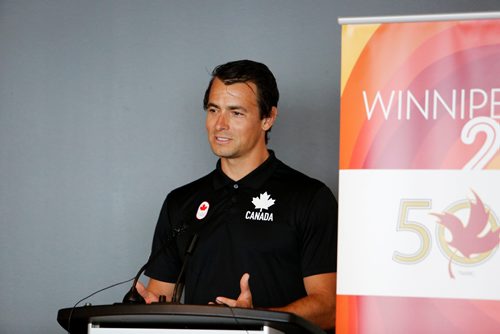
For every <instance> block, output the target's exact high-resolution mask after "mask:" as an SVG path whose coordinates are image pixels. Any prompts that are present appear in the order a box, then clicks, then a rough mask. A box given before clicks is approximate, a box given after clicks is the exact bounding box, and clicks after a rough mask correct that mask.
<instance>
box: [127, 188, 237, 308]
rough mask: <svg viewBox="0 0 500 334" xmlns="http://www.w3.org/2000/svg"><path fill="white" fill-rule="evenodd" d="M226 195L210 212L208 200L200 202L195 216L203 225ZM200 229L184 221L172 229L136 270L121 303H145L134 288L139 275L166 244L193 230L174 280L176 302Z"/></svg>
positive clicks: (217, 208) (173, 298)
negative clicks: (179, 269)
mask: <svg viewBox="0 0 500 334" xmlns="http://www.w3.org/2000/svg"><path fill="white" fill-rule="evenodd" d="M227 196H229V194H226V195H225V196H223V197H222V198H219V201H218V204H216V205H215V207H214V208H213V209H212V210H211V213H210V214H207V213H208V206H209V202H207V201H204V202H202V203H201V204H200V206H199V208H198V213H197V216H196V218H198V220H204V221H205V223H204V224H203V226H207V225H211V224H207V223H209V222H210V221H211V220H212V217H213V216H214V215H215V213H216V212H219V210H221V208H222V204H223V203H225V200H224V199H225V198H226V197H227ZM212 228H213V227H212ZM193 229H194V231H193ZM200 229H203V228H202V227H201V226H200V225H199V224H193V225H192V226H189V225H188V224H186V223H185V224H184V225H183V226H182V227H180V228H177V229H174V231H173V233H171V234H170V235H169V237H168V238H167V240H166V241H165V242H164V243H163V245H162V246H161V247H160V248H159V249H158V250H157V251H156V252H155V253H153V254H152V255H151V256H150V257H149V259H148V261H147V262H146V263H145V264H144V265H143V266H142V267H141V269H139V271H138V272H137V275H136V276H135V278H134V282H133V284H132V287H131V288H130V290H129V291H128V292H127V293H126V294H125V296H124V297H123V303H125V304H145V303H146V301H145V300H144V298H143V297H142V296H141V295H140V293H139V292H138V291H137V288H136V285H137V282H138V281H139V278H140V276H141V275H142V273H143V272H144V271H145V270H146V269H147V267H148V266H149V265H150V264H151V262H153V260H155V259H156V258H157V257H158V256H159V255H160V253H161V252H162V251H163V250H164V249H165V248H166V247H167V246H169V245H170V244H171V243H172V242H173V241H174V240H176V239H177V238H178V237H179V236H180V235H182V234H184V233H185V232H186V231H192V232H194V235H193V238H192V239H191V242H190V243H189V244H188V247H187V248H186V252H185V257H184V262H183V264H182V267H181V271H180V272H179V276H178V277H177V281H176V283H175V286H174V292H173V295H172V302H175V303H178V302H179V300H180V298H181V295H182V287H183V286H184V283H183V282H182V280H183V279H184V275H185V274H184V272H185V270H186V267H187V263H188V262H189V259H190V257H191V255H192V254H193V252H194V249H195V247H196V243H197V242H198V235H199V233H200ZM205 229H206V227H205ZM179 288H180V289H179Z"/></svg>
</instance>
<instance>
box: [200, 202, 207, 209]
mask: <svg viewBox="0 0 500 334" xmlns="http://www.w3.org/2000/svg"><path fill="white" fill-rule="evenodd" d="M206 209H207V206H206V205H205V203H203V205H202V206H200V210H201V211H205V210H206Z"/></svg>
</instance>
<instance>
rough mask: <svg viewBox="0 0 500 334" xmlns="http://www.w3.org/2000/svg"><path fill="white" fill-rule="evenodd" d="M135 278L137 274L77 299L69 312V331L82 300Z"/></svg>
mask: <svg viewBox="0 0 500 334" xmlns="http://www.w3.org/2000/svg"><path fill="white" fill-rule="evenodd" d="M133 279H135V276H134V277H132V278H129V279H127V280H125V281H122V282H118V283H114V284H111V285H109V286H107V287H105V288H102V289H100V290H97V291H95V292H92V293H91V294H90V295H88V296H87V297H84V298H82V299H80V300H79V301H77V302H76V303H75V305H73V308H71V311H70V312H69V316H68V333H71V332H70V327H71V317H72V316H73V311H74V310H75V309H76V307H77V306H78V304H80V303H81V302H83V301H84V300H86V299H89V298H90V297H92V296H94V295H96V294H98V293H99V292H103V291H105V290H108V289H111V288H114V287H115V286H118V285H122V284H125V283H128V282H130V281H132V280H133Z"/></svg>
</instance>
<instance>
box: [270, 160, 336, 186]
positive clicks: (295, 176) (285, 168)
mask: <svg viewBox="0 0 500 334" xmlns="http://www.w3.org/2000/svg"><path fill="white" fill-rule="evenodd" d="M274 177H275V179H276V180H278V181H279V182H282V183H284V184H288V185H289V186H290V187H293V188H296V189H304V188H305V189H311V190H317V189H319V188H324V187H327V186H326V185H325V183H323V182H322V181H320V180H318V179H316V178H314V177H311V176H309V175H307V174H305V173H303V172H301V171H299V170H297V169H295V168H292V167H290V166H289V165H287V164H285V163H284V162H282V161H279V160H278V165H277V168H276V170H275V173H274ZM327 188H328V187H327Z"/></svg>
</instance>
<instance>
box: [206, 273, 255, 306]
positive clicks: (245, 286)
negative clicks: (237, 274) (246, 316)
mask: <svg viewBox="0 0 500 334" xmlns="http://www.w3.org/2000/svg"><path fill="white" fill-rule="evenodd" d="M249 279H250V275H249V274H248V273H245V274H243V276H241V279H240V291H241V292H240V295H239V296H238V299H236V300H234V299H230V298H226V297H217V298H216V299H215V302H216V303H217V304H223V305H227V306H229V307H241V308H253V303H252V291H250V284H249V283H248V281H249Z"/></svg>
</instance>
